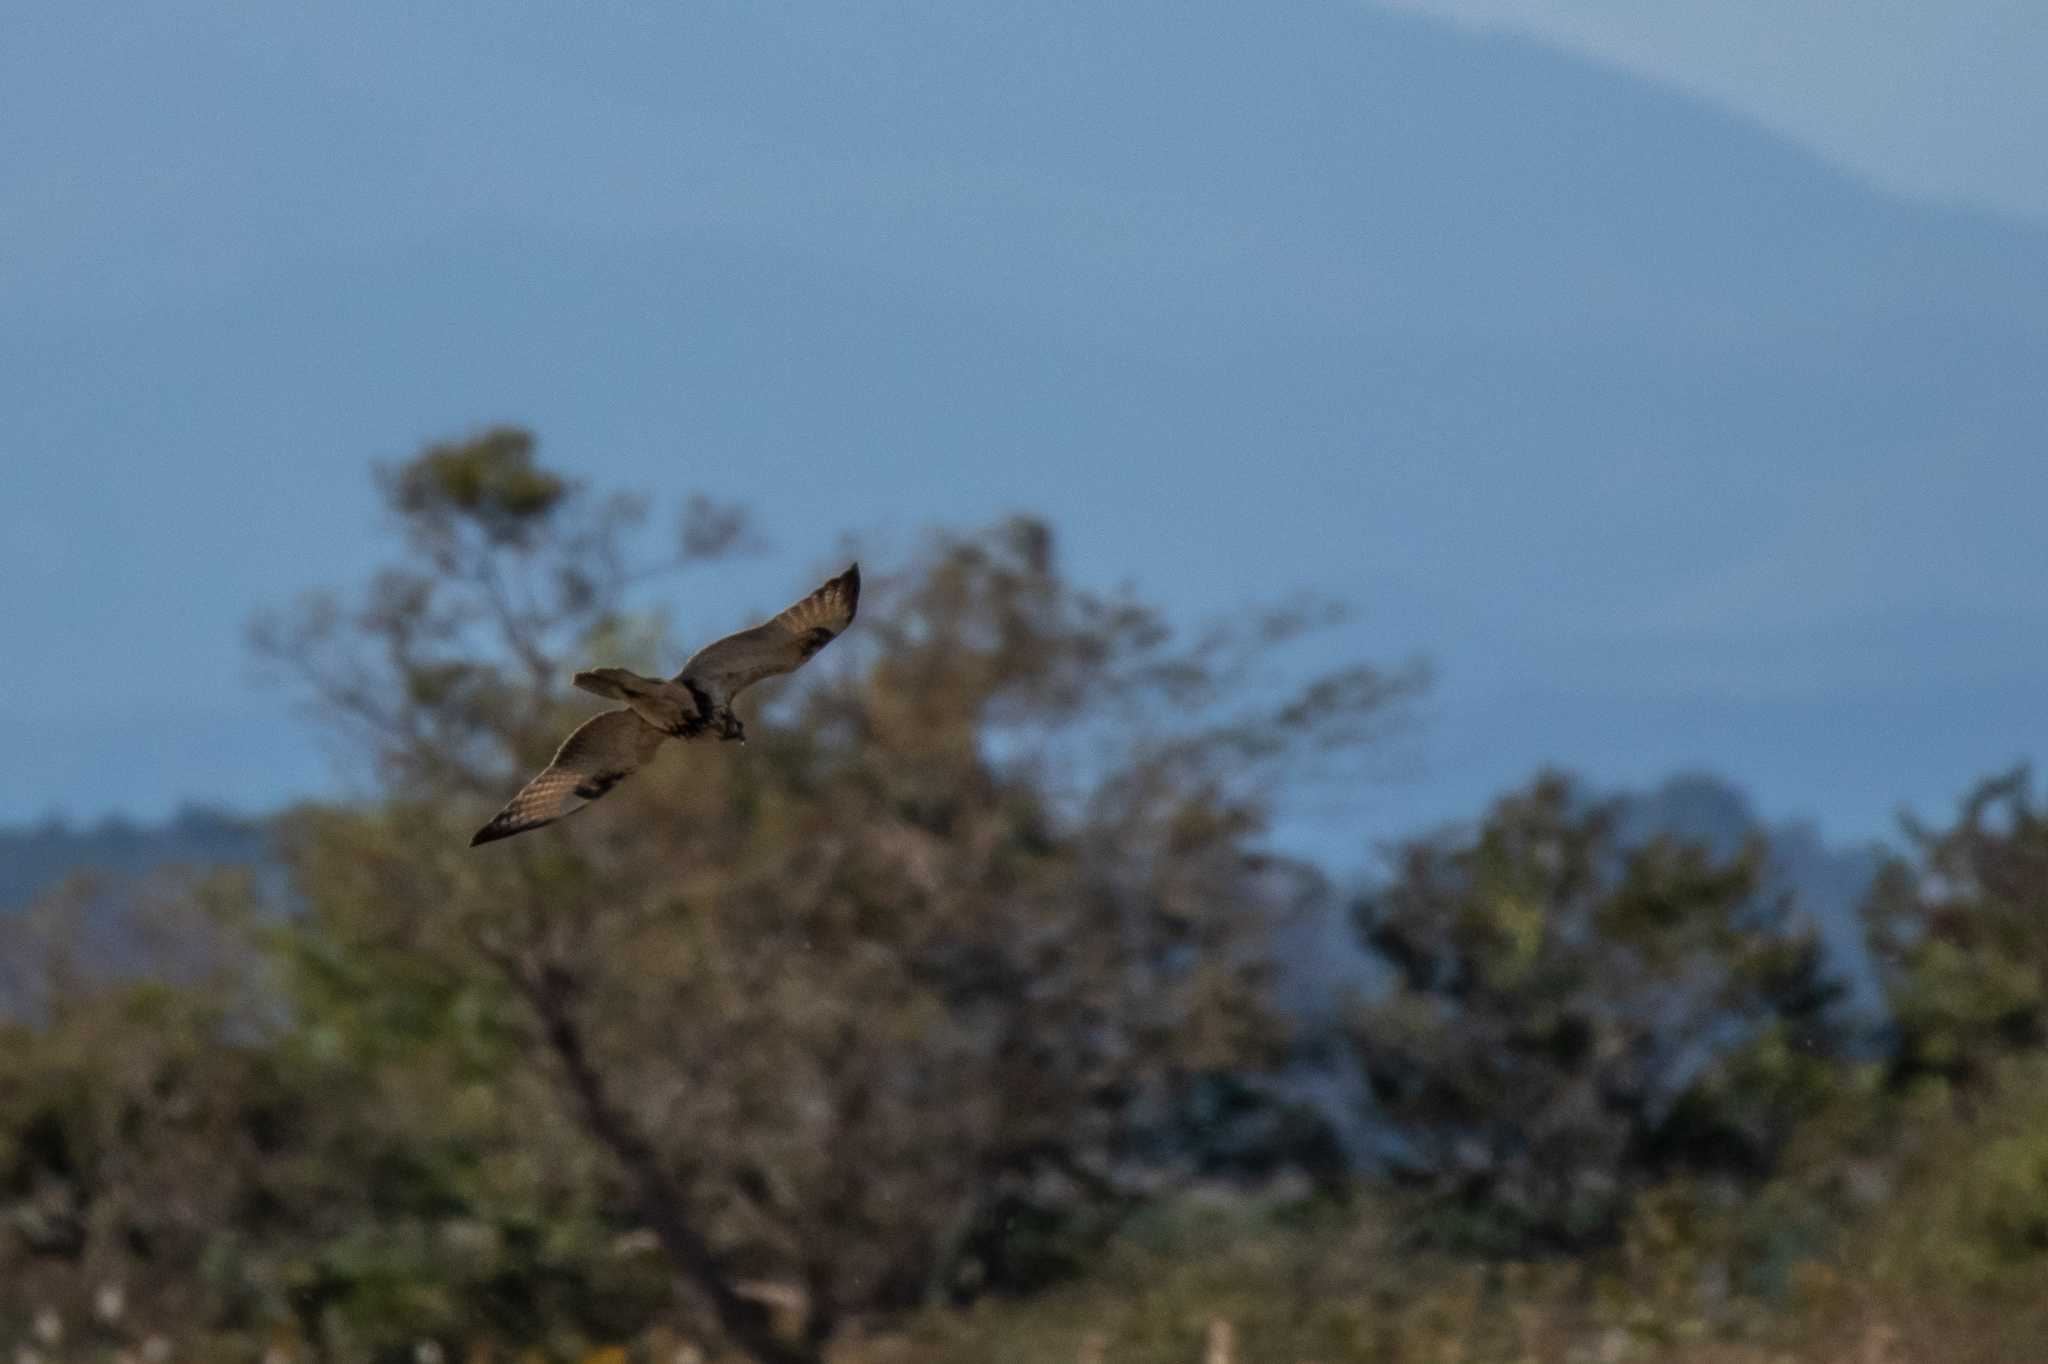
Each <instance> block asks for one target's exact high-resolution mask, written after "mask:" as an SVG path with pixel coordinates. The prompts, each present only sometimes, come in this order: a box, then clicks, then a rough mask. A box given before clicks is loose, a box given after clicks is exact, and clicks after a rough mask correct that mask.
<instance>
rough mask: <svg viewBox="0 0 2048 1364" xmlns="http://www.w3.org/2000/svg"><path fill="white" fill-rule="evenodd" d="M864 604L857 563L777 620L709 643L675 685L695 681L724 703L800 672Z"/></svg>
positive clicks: (699, 651) (698, 652)
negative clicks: (759, 685)
mask: <svg viewBox="0 0 2048 1364" xmlns="http://www.w3.org/2000/svg"><path fill="white" fill-rule="evenodd" d="M859 605H860V565H859V564H854V565H853V566H852V567H850V568H848V569H847V570H846V572H844V573H842V574H840V575H839V576H838V577H836V578H833V579H830V580H828V581H827V582H826V583H825V585H824V586H822V587H820V588H819V589H818V590H817V591H815V592H813V593H811V595H810V596H808V597H805V598H804V599H803V600H802V601H800V602H798V603H797V604H796V605H794V606H792V607H790V608H789V609H788V610H787V611H784V612H783V613H782V614H781V615H779V616H777V617H775V618H774V619H773V620H771V621H767V622H765V623H764V624H761V625H756V626H755V627H754V628H753V629H751V630H742V631H740V632H739V633H738V634H736V635H727V636H726V637H725V638H724V639H721V640H719V641H718V642H717V643H715V644H707V645H705V646H704V647H703V648H702V649H699V650H698V651H697V653H696V655H695V656H694V657H692V658H691V659H690V661H689V662H688V663H685V664H684V665H683V670H682V671H681V672H679V673H677V674H676V681H678V682H681V683H683V684H684V685H685V686H688V685H690V684H691V683H695V684H696V685H697V686H698V687H700V688H701V689H703V691H704V692H705V693H706V694H708V695H709V696H710V697H711V699H712V700H713V702H714V703H715V704H718V705H725V704H727V703H729V702H730V701H731V700H732V699H733V698H734V697H735V696H738V695H739V694H740V693H741V692H743V691H745V690H746V689H747V688H748V687H751V686H753V685H754V684H755V683H756V682H759V681H760V680H761V679H762V678H764V677H775V676H777V675H779V674H781V673H790V672H795V671H796V670H797V669H798V668H801V667H802V666H803V665H804V663H805V662H806V661H808V660H809V659H810V657H811V656H812V655H813V654H815V653H817V652H818V650H820V649H822V648H824V647H825V646H826V645H827V644H830V643H831V642H832V641H833V640H835V639H837V638H838V637H839V636H840V634H841V633H842V632H844V631H845V629H846V627H847V626H849V625H851V624H853V613H854V609H855V608H856V607H858V606H859Z"/></svg>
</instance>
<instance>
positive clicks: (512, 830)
mask: <svg viewBox="0 0 2048 1364" xmlns="http://www.w3.org/2000/svg"><path fill="white" fill-rule="evenodd" d="M525 827H526V826H525V825H523V824H505V823H501V822H500V821H498V820H495V819H494V820H492V821H491V822H490V823H489V824H486V825H484V827H483V828H481V829H478V830H477V831H476V832H475V833H473V834H471V835H470V836H469V846H470V847H472V848H480V847H482V846H483V845H484V844H486V843H495V842H497V841H498V840H499V839H501V838H510V837H512V835H514V834H516V833H518V832H520V830H522V829H524V828H525Z"/></svg>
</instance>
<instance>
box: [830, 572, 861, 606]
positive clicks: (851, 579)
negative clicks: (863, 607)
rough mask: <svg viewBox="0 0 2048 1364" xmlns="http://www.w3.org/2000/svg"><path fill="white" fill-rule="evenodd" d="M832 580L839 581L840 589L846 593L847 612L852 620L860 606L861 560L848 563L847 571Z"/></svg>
mask: <svg viewBox="0 0 2048 1364" xmlns="http://www.w3.org/2000/svg"><path fill="white" fill-rule="evenodd" d="M832 581H834V582H836V583H838V584H839V589H840V591H842V592H844V593H845V594H846V614H847V618H848V619H849V620H850V619H852V617H853V613H854V612H855V611H856V610H858V609H859V608H860V561H859V560H858V559H856V560H854V562H852V563H850V564H848V565H847V566H846V571H845V572H844V573H842V574H840V575H839V576H838V577H837V578H834V579H833V580H832Z"/></svg>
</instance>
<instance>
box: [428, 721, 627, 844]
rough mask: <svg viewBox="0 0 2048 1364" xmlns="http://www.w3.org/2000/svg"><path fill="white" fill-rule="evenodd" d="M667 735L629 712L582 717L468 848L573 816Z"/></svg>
mask: <svg viewBox="0 0 2048 1364" xmlns="http://www.w3.org/2000/svg"><path fill="white" fill-rule="evenodd" d="M666 737H667V736H666V735H664V734H663V733H662V732H661V731H660V730H658V729H656V728H655V727H654V726H653V725H650V724H648V723H647V722H646V721H645V720H642V719H641V718H640V717H639V716H638V715H635V714H634V713H633V712H632V711H630V710H608V711H606V712H605V713H604V714H602V715H599V716H595V717H593V718H591V719H589V720H585V721H584V722H583V723H582V724H580V725H578V726H577V727H576V729H575V730H574V731H573V732H572V733H571V734H570V735H569V737H568V738H566V739H564V740H563V741H562V746H561V747H560V748H558V749H556V750H555V756H554V760H553V761H552V762H550V763H549V764H548V765H547V767H546V768H545V769H543V770H542V772H541V773H540V775H539V776H537V777H535V778H534V779H533V780H532V781H529V782H528V783H526V785H525V786H523V787H521V788H520V789H519V794H518V795H516V796H514V797H512V799H511V801H510V802H508V803H507V804H506V806H505V808H504V809H502V810H500V811H498V813H497V814H496V815H495V816H494V817H493V818H492V820H491V822H490V823H488V824H486V825H484V827H483V828H481V829H478V830H477V831H476V836H475V837H474V838H472V839H470V840H469V846H470V847H472V848H474V847H476V846H477V845H478V844H480V843H490V842H493V841H495V840H497V839H500V838H510V837H511V836H512V835H513V834H521V833H525V832H526V831H527V830H528V829H538V828H540V827H541V826H542V825H543V824H552V823H554V822H555V821H556V820H558V819H560V818H561V817H562V816H564V815H570V814H574V813H575V812H576V811H578V810H580V809H582V808H583V807H584V806H586V805H588V804H589V803H590V802H591V801H594V800H596V799H598V798H599V797H600V796H602V795H604V793H605V792H607V791H609V790H611V789H612V788H613V787H614V786H617V785H618V784H619V783H620V782H622V781H624V780H625V779H626V778H627V777H630V776H632V775H633V773H634V772H635V771H637V770H638V769H639V768H640V766H641V765H642V764H644V763H645V762H647V760H648V759H650V758H652V757H653V756H654V753H655V750H656V749H658V748H660V747H661V744H662V740H663V739H664V738H666Z"/></svg>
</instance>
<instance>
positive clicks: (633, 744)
mask: <svg viewBox="0 0 2048 1364" xmlns="http://www.w3.org/2000/svg"><path fill="white" fill-rule="evenodd" d="M859 605H860V565H859V564H854V565H852V566H851V567H849V568H848V569H847V570H846V571H845V572H844V573H842V574H840V575H839V576H838V577H836V578H832V579H829V580H828V581H826V583H825V584H824V585H823V586H821V587H820V588H819V589H818V590H817V591H815V592H813V593H811V595H810V596H808V597H805V598H804V599H803V600H802V601H800V602H798V603H796V605H794V606H792V607H790V608H789V609H788V610H786V611H784V612H782V613H781V614H780V615H777V616H776V617H774V618H773V619H772V620H768V621H765V622H763V623H762V624H760V625H756V626H755V627H754V628H753V629H751V630H742V631H740V632H739V633H738V634H736V635H727V636H726V637H725V638H724V639H721V640H719V641H717V642H716V643H714V644H707V645H705V646H704V647H703V648H702V649H699V650H698V651H697V652H696V653H695V654H694V655H692V656H691V658H690V661H689V662H687V663H685V664H684V665H683V670H682V671H681V672H679V673H677V674H676V675H675V677H674V679H673V680H670V681H666V682H664V681H661V680H660V679H658V678H652V677H641V676H640V675H639V674H637V673H632V672H628V671H627V670H626V669H624V668H596V669H593V670H592V671H590V672H581V673H577V674H576V676H575V678H574V679H573V680H574V681H575V683H576V685H577V686H578V687H581V688H582V689H583V690H584V691H587V692H594V693H596V694H597V695H599V696H602V697H606V698H607V699H609V700H613V701H623V702H625V706H624V707H623V708H622V709H619V710H608V711H606V712H605V713H604V714H602V715H599V716H596V717H595V718H593V719H590V720H586V721H584V722H583V723H582V724H581V725H579V726H577V728H576V730H575V732H574V733H572V734H571V735H570V736H569V737H568V738H566V739H564V740H563V741H562V746H561V747H560V748H559V749H557V750H556V751H555V756H554V760H553V761H552V762H550V763H549V764H548V765H547V768H546V770H545V771H543V772H542V773H541V774H540V775H539V776H537V777H535V778H534V779H533V780H532V781H530V782H528V783H526V785H525V786H523V787H521V788H520V790H519V794H518V795H516V796H514V797H512V800H511V802H510V803H509V804H507V805H506V806H505V808H504V809H502V810H500V811H498V813H497V815H496V816H495V817H494V818H493V819H492V820H491V822H490V823H488V824H486V825H484V827H483V828H481V829H478V830H477V831H476V836H475V837H474V838H472V839H470V840H469V846H470V847H472V848H474V847H476V846H477V845H478V844H479V843H490V842H493V841H495V840H497V839H500V838H510V837H511V836H512V835H513V834H522V833H525V832H526V831H527V830H528V829H538V828H539V827H541V825H543V824H552V823H554V822H555V821H556V820H558V819H560V818H561V817H562V816H563V815H567V814H573V813H575V812H576V811H578V810H580V809H582V808H583V807H584V806H586V805H588V804H589V803H590V802H591V801H594V800H596V799H597V798H598V797H600V796H602V795H603V794H604V793H605V792H607V791H609V790H611V789H612V788H613V787H614V786H617V785H618V784H619V783H620V782H622V781H624V780H625V779H626V778H627V777H630V776H632V775H633V773H634V772H635V771H636V770H637V769H638V768H639V767H640V766H641V765H642V764H644V763H646V762H647V761H648V760H649V759H651V758H652V757H653V756H654V754H655V751H656V750H657V749H659V748H660V747H661V746H662V744H663V743H665V742H666V741H668V740H669V739H697V738H702V737H704V736H706V735H715V736H717V737H718V738H719V739H721V740H735V739H736V740H738V741H739V742H741V743H745V742H746V741H747V732H746V729H745V728H744V727H743V726H742V725H741V724H740V720H739V717H738V716H737V715H734V714H733V713H732V703H733V698H735V697H737V696H738V695H739V694H740V693H741V692H743V691H745V690H746V689H747V688H748V687H751V686H753V685H754V684H755V683H756V682H759V681H760V680H761V679H762V678H764V677H776V676H779V675H781V674H783V673H790V672H795V671H796V670H797V669H798V668H801V667H802V666H803V665H804V664H805V663H806V662H808V661H809V660H810V659H811V657H812V656H813V655H814V654H816V653H817V652H818V651H819V650H820V649H822V648H824V647H825V646H826V645H827V644H830V643H831V642H832V641H833V640H835V639H837V638H838V637H839V636H840V635H841V634H842V633H843V632H844V631H845V629H846V627H847V626H849V625H851V624H853V613H854V609H855V608H856V607H857V606H859Z"/></svg>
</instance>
